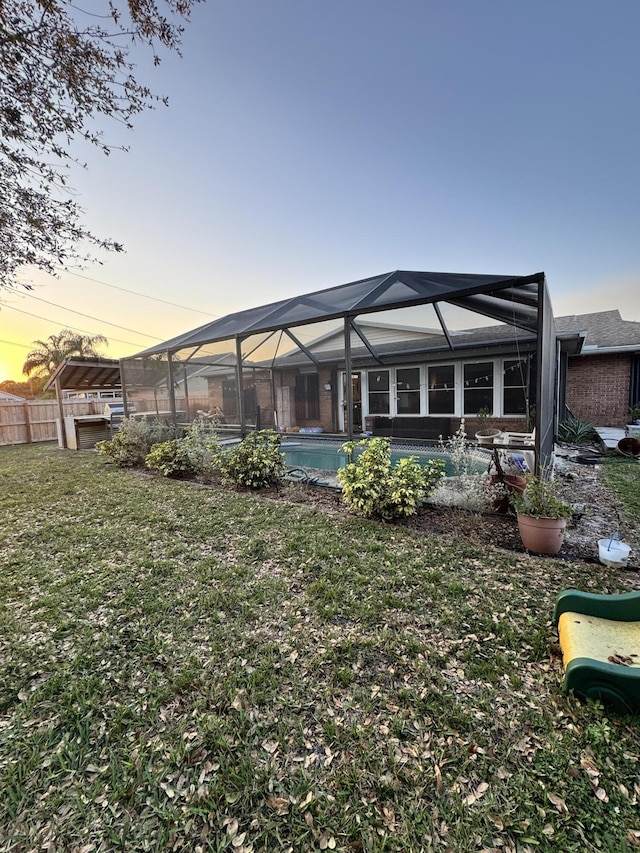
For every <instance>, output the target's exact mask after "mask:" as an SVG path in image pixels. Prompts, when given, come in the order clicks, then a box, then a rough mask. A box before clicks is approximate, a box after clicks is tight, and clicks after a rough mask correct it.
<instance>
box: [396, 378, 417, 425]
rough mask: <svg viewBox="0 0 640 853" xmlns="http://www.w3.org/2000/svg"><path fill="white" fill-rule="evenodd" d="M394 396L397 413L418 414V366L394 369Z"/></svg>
mask: <svg viewBox="0 0 640 853" xmlns="http://www.w3.org/2000/svg"><path fill="white" fill-rule="evenodd" d="M396 396H397V398H398V414H399V415H419V414H420V368H419V367H406V368H402V369H400V368H398V370H396Z"/></svg>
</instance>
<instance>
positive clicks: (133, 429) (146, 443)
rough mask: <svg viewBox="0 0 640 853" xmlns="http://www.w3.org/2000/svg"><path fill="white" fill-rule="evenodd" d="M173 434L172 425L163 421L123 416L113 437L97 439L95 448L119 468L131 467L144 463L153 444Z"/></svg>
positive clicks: (165, 439)
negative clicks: (105, 439) (102, 439)
mask: <svg viewBox="0 0 640 853" xmlns="http://www.w3.org/2000/svg"><path fill="white" fill-rule="evenodd" d="M174 434H175V429H174V427H173V426H172V425H170V424H167V423H165V422H164V421H160V420H153V421H151V420H149V419H147V418H125V419H124V420H123V421H122V424H121V426H120V429H119V430H118V432H117V433H116V434H115V435H114V436H113V438H111V439H109V440H108V441H99V442H98V443H97V444H96V450H97V451H98V453H100V454H101V455H102V456H106V457H107V459H108V460H109V462H114V463H115V464H116V465H119V466H120V467H121V468H133V467H136V466H142V465H144V463H145V459H146V457H147V454H148V453H149V451H150V450H151V448H152V446H153V445H154V444H158V443H159V442H162V441H167V440H168V439H170V438H173V436H174Z"/></svg>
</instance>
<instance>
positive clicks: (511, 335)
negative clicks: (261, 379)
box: [263, 325, 536, 369]
mask: <svg viewBox="0 0 640 853" xmlns="http://www.w3.org/2000/svg"><path fill="white" fill-rule="evenodd" d="M450 334H451V337H452V338H453V340H454V341H455V349H454V350H453V351H452V350H451V349H450V348H449V346H448V343H447V340H446V338H445V337H444V335H438V336H436V335H423V336H422V337H420V338H417V337H416V338H414V339H412V340H407V339H402V340H397V341H389V342H385V343H379V344H376V345H375V346H374V347H373V350H374V352H375V353H376V355H378V356H379V357H380V358H383V359H389V358H392V357H402V356H407V357H408V356H419V355H425V356H426V355H428V354H430V355H432V356H433V354H437V353H442V357H443V358H444V357H449V356H451V357H460V356H461V355H465V354H466V355H468V354H469V353H470V351H472V350H478V349H482V350H486V349H488V348H491V349H496V350H498V349H508V350H509V351H511V350H515V349H522V350H526V351H527V352H530V351H531V349H532V348H534V347H535V345H536V336H535V335H534V334H531V333H529V332H523V331H519V330H518V329H514V328H513V326H506V325H502V326H481V327H479V328H475V329H466V330H464V331H455V332H453V331H452V332H451V333H450ZM337 340H340V339H339V338H338V339H337ZM306 346H307V349H309V350H310V351H311V352H312V353H313V356H314V357H315V358H316V359H317V360H318V362H320V363H325V364H326V363H342V362H344V345H343V344H342V343H340V345H339V346H337V347H336V349H331V350H322V351H319V352H318V351H314V349H313V345H312V344H307V345H306ZM351 357H352V359H354V360H358V359H361V358H365V359H367V360H371V359H372V355H371V353H370V352H369V350H367V349H366V347H365V346H363V345H361V344H360V345H355V346H352V349H351ZM263 364H264V366H271V364H272V362H271V361H265V362H264V363H263ZM299 364H305V365H307V364H309V359H308V357H307V356H306V355H305V354H304V353H303V352H302V351H301V350H299V349H293V350H290V351H289V352H288V353H284V354H283V355H281V356H278V357H277V358H276V359H275V361H274V362H273V366H274V367H276V368H280V369H283V368H285V367H296V366H298V365H299Z"/></svg>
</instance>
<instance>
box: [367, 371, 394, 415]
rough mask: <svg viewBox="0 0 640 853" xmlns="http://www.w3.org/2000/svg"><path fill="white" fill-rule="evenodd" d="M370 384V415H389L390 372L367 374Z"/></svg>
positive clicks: (370, 372)
mask: <svg viewBox="0 0 640 853" xmlns="http://www.w3.org/2000/svg"><path fill="white" fill-rule="evenodd" d="M367 381H368V384H369V414H370V415H388V414H389V412H390V409H389V371H388V370H370V371H369V372H368V373H367Z"/></svg>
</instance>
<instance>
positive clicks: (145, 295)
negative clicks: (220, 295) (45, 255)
mask: <svg viewBox="0 0 640 853" xmlns="http://www.w3.org/2000/svg"><path fill="white" fill-rule="evenodd" d="M60 272H64V273H65V274H66V275H74V276H75V277H76V278H84V279H85V280H86V281H95V283H96V284H103V285H104V286H105V287H112V288H113V289H114V290H122V291H123V292H124V293H132V294H133V295H134V296H142V297H143V298H144V299H152V300H153V301H154V302H162V303H163V305H171V306H172V307H173V308H182V309H184V310H185V311H193V313H194V314H204V315H205V316H206V317H213V318H214V320H217V319H219V318H220V315H219V314H211V313H209V311H201V310H200V309H199V308H189V307H188V306H187V305H179V304H178V303H177V302H169V301H167V300H166V299H160V297H159V296H149V294H148V293H140V291H139V290H129V288H127V287H120V286H118V285H117V284H109V282H108V281H102V280H101V279H99V278H92V277H91V276H89V275H81V274H80V273H79V272H71V271H70V270H60Z"/></svg>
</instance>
